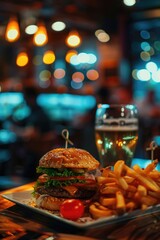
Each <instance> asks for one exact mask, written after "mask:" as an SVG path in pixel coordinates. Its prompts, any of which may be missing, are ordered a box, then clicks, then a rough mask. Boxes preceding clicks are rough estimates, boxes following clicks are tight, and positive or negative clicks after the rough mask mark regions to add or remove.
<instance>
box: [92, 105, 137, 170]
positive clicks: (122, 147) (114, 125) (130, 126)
mask: <svg viewBox="0 0 160 240" xmlns="http://www.w3.org/2000/svg"><path fill="white" fill-rule="evenodd" d="M95 138H96V146H97V150H98V153H99V158H100V159H99V160H100V163H101V167H107V166H114V164H115V163H116V161H117V160H124V161H125V163H126V164H127V165H128V166H131V162H132V158H133V156H134V151H135V147H136V144H137V141H138V112H137V108H136V106H135V105H108V104H98V106H97V110H96V117H95Z"/></svg>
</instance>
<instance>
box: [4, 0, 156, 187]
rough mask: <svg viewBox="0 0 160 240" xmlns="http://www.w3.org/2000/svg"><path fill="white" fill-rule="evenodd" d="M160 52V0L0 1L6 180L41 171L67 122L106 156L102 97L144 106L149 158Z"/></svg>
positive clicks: (75, 137) (75, 136) (82, 142)
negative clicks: (99, 119) (100, 137)
mask: <svg viewBox="0 0 160 240" xmlns="http://www.w3.org/2000/svg"><path fill="white" fill-rule="evenodd" d="M159 58H160V2H159V0H154V1H153V0H147V1H145V0H112V1H107V0H99V1H98V0H81V1H78V0H65V1H64V0H35V1H33V0H32V1H31V0H23V1H20V0H14V1H13V0H12V1H11V0H8V1H2V0H0V176H1V177H2V179H1V180H0V181H1V184H0V185H3V186H5V187H10V186H11V185H13V184H20V183H21V181H23V180H24V179H28V180H31V179H34V178H35V168H36V165H37V164H38V160H39V158H40V157H41V156H42V155H43V154H44V153H45V152H46V151H49V150H50V149H52V148H54V147H64V145H65V140H64V139H63V138H62V136H61V133H62V130H63V129H68V130H69V134H70V139H71V141H72V142H73V143H74V146H75V147H79V148H84V149H86V150H88V151H89V152H90V153H91V154H93V155H94V156H95V157H96V158H98V155H97V150H96V147H95V139H94V116H95V108H96V105H97V103H98V102H106V103H134V104H136V105H137V107H138V110H139V125H140V130H139V142H138V146H137V149H136V153H135V157H138V158H147V157H148V155H147V152H146V147H147V146H149V144H150V142H151V141H155V142H156V144H157V145H158V146H159V145H160V61H159ZM155 154H156V152H155ZM156 157H157V156H156ZM6 176H7V177H8V176H9V177H11V181H10V180H8V178H7V179H6V178H3V177H6ZM7 184H8V185H7ZM3 186H2V187H3Z"/></svg>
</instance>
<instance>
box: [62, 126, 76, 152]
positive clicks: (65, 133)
mask: <svg viewBox="0 0 160 240" xmlns="http://www.w3.org/2000/svg"><path fill="white" fill-rule="evenodd" d="M62 137H63V138H64V139H65V140H66V141H65V148H68V143H69V144H71V145H74V144H73V142H72V141H71V140H70V139H69V131H68V130H67V129H63V130H62Z"/></svg>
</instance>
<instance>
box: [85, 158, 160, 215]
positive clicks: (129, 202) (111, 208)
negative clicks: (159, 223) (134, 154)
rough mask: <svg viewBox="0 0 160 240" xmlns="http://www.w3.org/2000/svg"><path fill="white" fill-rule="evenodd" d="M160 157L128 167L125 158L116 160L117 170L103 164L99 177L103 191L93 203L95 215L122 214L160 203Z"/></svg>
mask: <svg viewBox="0 0 160 240" xmlns="http://www.w3.org/2000/svg"><path fill="white" fill-rule="evenodd" d="M157 163H158V160H154V161H153V162H152V163H150V164H149V165H148V166H147V167H146V168H145V169H142V168H140V167H139V166H138V165H134V166H133V167H132V168H130V167H128V166H127V165H126V164H125V162H124V161H123V160H119V161H117V162H116V163H115V165H114V168H113V170H111V169H110V168H109V167H108V168H103V169H102V170H101V176H98V177H97V183H98V186H99V194H98V199H97V201H96V202H94V203H92V204H91V205H90V207H89V211H90V214H91V215H92V217H93V218H94V219H98V218H102V217H107V216H112V215H122V214H124V213H126V212H131V211H133V210H136V209H141V210H143V209H146V208H148V207H149V206H153V205H156V204H158V203H160V172H159V171H158V170H156V166H157Z"/></svg>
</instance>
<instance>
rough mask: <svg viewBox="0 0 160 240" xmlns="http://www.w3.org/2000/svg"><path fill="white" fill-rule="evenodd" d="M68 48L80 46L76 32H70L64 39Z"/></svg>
mask: <svg viewBox="0 0 160 240" xmlns="http://www.w3.org/2000/svg"><path fill="white" fill-rule="evenodd" d="M66 44H67V45H68V46H69V47H78V46H79V45H80V44H81V38H80V36H79V34H78V32H77V31H71V32H70V33H69V35H68V37H67V39H66Z"/></svg>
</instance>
